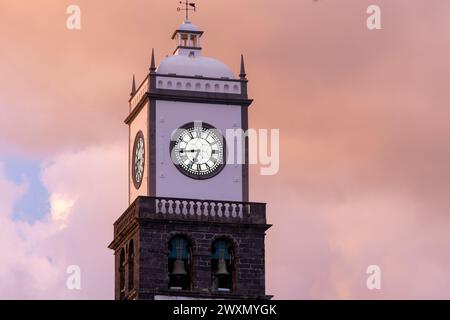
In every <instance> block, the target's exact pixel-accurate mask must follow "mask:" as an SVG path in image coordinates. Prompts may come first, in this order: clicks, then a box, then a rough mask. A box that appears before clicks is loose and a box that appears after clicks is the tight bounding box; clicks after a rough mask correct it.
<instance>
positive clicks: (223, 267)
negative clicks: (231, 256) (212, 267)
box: [216, 259, 230, 276]
mask: <svg viewBox="0 0 450 320" xmlns="http://www.w3.org/2000/svg"><path fill="white" fill-rule="evenodd" d="M229 274H230V273H229V272H228V271H227V263H226V262H225V260H224V259H220V260H219V263H218V265H217V272H216V275H218V276H220V275H229Z"/></svg>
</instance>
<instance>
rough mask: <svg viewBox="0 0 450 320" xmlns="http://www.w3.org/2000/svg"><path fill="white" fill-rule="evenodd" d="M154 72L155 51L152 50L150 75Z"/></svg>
mask: <svg viewBox="0 0 450 320" xmlns="http://www.w3.org/2000/svg"><path fill="white" fill-rule="evenodd" d="M155 71H156V65H155V49H152V61H151V63H150V73H154V72H155Z"/></svg>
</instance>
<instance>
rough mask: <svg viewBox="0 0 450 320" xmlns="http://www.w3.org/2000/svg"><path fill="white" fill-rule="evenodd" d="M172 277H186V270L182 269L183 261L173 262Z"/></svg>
mask: <svg viewBox="0 0 450 320" xmlns="http://www.w3.org/2000/svg"><path fill="white" fill-rule="evenodd" d="M172 274H173V275H187V272H186V269H185V268H184V261H183V260H179V259H178V260H175V262H174V263H173V271H172Z"/></svg>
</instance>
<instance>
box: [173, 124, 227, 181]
mask: <svg viewBox="0 0 450 320" xmlns="http://www.w3.org/2000/svg"><path fill="white" fill-rule="evenodd" d="M224 144H225V141H224V139H223V136H222V135H221V134H220V133H219V132H218V130H217V129H215V128H214V127H212V126H210V125H207V124H205V123H201V124H199V123H196V124H194V123H191V124H188V125H186V126H183V127H182V128H180V129H179V130H177V133H176V134H175V136H174V137H173V141H172V144H171V151H172V152H171V154H172V157H173V161H174V164H175V165H176V166H177V168H178V169H179V170H180V171H181V172H182V173H183V174H185V175H187V176H188V177H191V178H194V179H208V178H212V177H213V176H215V175H216V174H218V173H219V172H220V171H221V169H222V168H223V166H224V159H225V146H224Z"/></svg>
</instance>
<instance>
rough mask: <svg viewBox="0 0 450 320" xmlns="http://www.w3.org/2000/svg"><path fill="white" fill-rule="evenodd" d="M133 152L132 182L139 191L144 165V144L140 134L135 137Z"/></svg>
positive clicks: (142, 136)
mask: <svg viewBox="0 0 450 320" xmlns="http://www.w3.org/2000/svg"><path fill="white" fill-rule="evenodd" d="M133 150H134V151H133V164H132V165H133V172H132V174H133V182H134V186H135V187H136V189H139V188H140V186H141V184H142V180H143V178H144V165H145V143H144V135H143V134H142V132H139V133H138V134H137V135H136V139H135V141H134V148H133Z"/></svg>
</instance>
